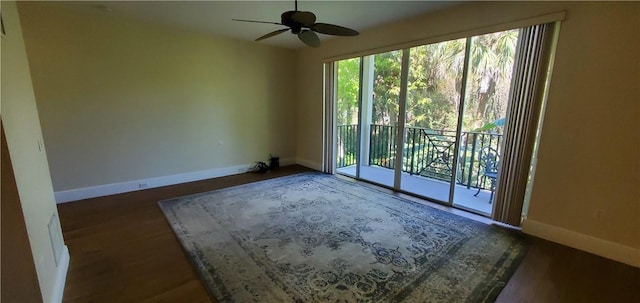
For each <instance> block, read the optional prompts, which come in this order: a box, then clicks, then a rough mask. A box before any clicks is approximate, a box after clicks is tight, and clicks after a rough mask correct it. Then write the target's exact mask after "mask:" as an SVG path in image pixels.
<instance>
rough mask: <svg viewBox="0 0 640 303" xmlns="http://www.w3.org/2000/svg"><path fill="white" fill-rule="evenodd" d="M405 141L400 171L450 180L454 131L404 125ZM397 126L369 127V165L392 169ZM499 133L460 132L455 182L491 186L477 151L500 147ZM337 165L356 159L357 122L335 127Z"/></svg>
mask: <svg viewBox="0 0 640 303" xmlns="http://www.w3.org/2000/svg"><path fill="white" fill-rule="evenodd" d="M405 131H406V142H405V145H404V147H403V149H402V153H403V161H402V171H403V172H405V173H409V174H411V175H420V176H424V177H427V178H432V179H437V180H442V181H447V182H448V181H450V180H451V175H452V172H453V159H454V157H455V155H454V143H455V138H456V132H455V131H450V130H433V129H426V128H419V127H406V128H405ZM396 133H397V128H396V127H395V126H390V125H377V124H372V125H371V126H370V131H369V136H370V137H369V138H370V141H369V157H368V158H369V161H368V165H374V166H380V167H385V168H389V169H395V159H396V150H397V149H396V146H397V143H396ZM501 139H502V135H498V134H491V133H481V132H462V134H461V140H460V158H459V159H458V173H457V180H456V182H457V183H458V184H461V185H464V186H466V187H467V188H471V187H474V188H482V189H490V186H491V183H490V181H487V180H482V178H480V177H481V176H482V173H483V172H484V169H485V168H484V167H481V166H482V164H481V161H478V152H479V151H480V150H483V149H484V148H486V147H491V148H494V149H495V150H499V148H498V147H499V146H500V140H501ZM337 143H338V144H337V148H338V157H337V163H336V165H337V167H338V168H341V167H346V166H351V165H355V164H356V162H357V146H358V125H339V126H338V129H337Z"/></svg>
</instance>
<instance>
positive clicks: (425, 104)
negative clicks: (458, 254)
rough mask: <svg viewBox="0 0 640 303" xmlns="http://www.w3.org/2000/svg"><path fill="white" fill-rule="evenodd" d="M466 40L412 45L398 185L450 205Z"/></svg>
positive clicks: (408, 190) (405, 189)
mask: <svg viewBox="0 0 640 303" xmlns="http://www.w3.org/2000/svg"><path fill="white" fill-rule="evenodd" d="M465 41H466V39H459V40H452V41H446V42H441V43H435V44H429V45H423V46H418V47H414V48H411V49H410V56H409V74H408V79H407V103H406V123H405V125H406V127H405V143H404V146H403V156H404V159H403V167H402V174H401V186H400V189H401V190H403V191H407V192H410V193H414V194H418V195H420V196H424V197H428V198H431V199H435V200H439V201H441V202H445V203H449V193H450V189H451V179H452V173H453V165H454V164H453V163H454V161H453V160H454V157H455V155H454V149H455V143H456V129H457V123H458V112H459V106H460V91H461V83H462V74H463V68H464V52H465V43H466V42H465Z"/></svg>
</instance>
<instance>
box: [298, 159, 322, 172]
mask: <svg viewBox="0 0 640 303" xmlns="http://www.w3.org/2000/svg"><path fill="white" fill-rule="evenodd" d="M296 163H297V164H299V165H302V166H305V167H308V168H311V169H313V170H317V171H322V164H320V163H318V162H313V161H310V160H306V159H296Z"/></svg>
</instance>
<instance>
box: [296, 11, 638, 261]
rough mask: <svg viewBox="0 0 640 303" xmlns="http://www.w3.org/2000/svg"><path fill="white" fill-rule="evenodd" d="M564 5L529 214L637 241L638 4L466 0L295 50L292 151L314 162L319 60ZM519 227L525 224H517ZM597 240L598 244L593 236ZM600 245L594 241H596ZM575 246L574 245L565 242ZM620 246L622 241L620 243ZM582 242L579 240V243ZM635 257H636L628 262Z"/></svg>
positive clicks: (627, 243)
mask: <svg viewBox="0 0 640 303" xmlns="http://www.w3.org/2000/svg"><path fill="white" fill-rule="evenodd" d="M560 10H566V13H567V15H566V20H565V21H564V22H563V24H562V27H561V32H560V40H559V44H558V49H557V55H556V65H555V69H554V71H553V78H552V82H551V86H550V92H549V98H548V107H547V111H546V116H545V120H544V126H543V131H542V136H541V142H540V152H539V157H538V166H537V167H538V168H537V172H536V180H535V185H534V188H533V192H532V197H531V203H530V208H529V214H528V216H529V217H528V219H529V220H531V221H532V222H538V223H541V224H542V225H544V226H550V227H551V228H552V229H554V231H553V232H558V231H568V232H569V233H568V234H569V235H570V236H571V235H584V236H586V238H585V239H587V238H588V239H596V240H595V241H596V242H598V241H600V240H604V242H607V241H610V242H613V243H616V244H619V245H621V246H623V248H622V249H623V250H625V249H626V248H629V249H630V250H633V249H636V255H635V257H633V256H632V257H633V258H637V249H638V248H640V193H639V187H640V186H639V185H640V162H639V157H638V156H639V155H640V136H639V131H640V127H639V122H638V121H639V120H640V113H639V109H638V107H639V103H640V90H639V86H640V75H639V68H640V62H639V61H638V60H639V59H638V58H639V54H640V46H639V42H640V41H639V37H640V3H637V2H635V3H619V2H618V3H601V2H600V3H599V2H589V3H585V2H571V3H558V2H553V3H551V2H538V3H508V2H501V3H500V2H498V3H496V2H484V3H466V4H462V5H459V6H457V7H454V8H451V9H448V10H445V11H441V12H437V13H435V14H432V15H425V16H421V17H419V18H415V19H410V20H405V21H402V22H399V23H394V24H390V25H387V26H383V27H380V28H378V29H374V30H367V31H364V32H363V33H362V34H361V35H360V36H358V37H354V38H337V39H335V40H332V41H330V42H327V43H325V44H324V45H323V46H322V47H321V48H319V49H305V50H303V51H301V52H299V54H298V55H299V56H298V79H299V85H298V87H300V89H299V90H298V99H299V102H300V104H299V107H298V137H297V138H298V140H297V157H298V159H299V160H301V161H305V162H310V163H313V164H314V166H316V167H317V168H319V167H320V163H321V161H322V119H323V116H322V102H323V101H322V61H323V59H325V58H331V57H335V56H341V55H345V54H350V53H357V52H361V51H366V50H370V49H376V48H382V47H386V46H389V45H395V44H402V43H406V42H409V41H414V40H420V39H429V38H430V37H436V39H437V37H438V36H443V35H449V34H452V33H457V32H464V31H469V30H471V29H474V28H479V27H485V26H489V25H492V24H499V23H506V22H511V21H513V20H518V19H523V18H531V17H535V16H539V15H543V14H548V13H553V12H557V11H560ZM525 231H527V230H526V229H525ZM600 242H603V241H600ZM600 242H599V243H600ZM567 244H570V245H572V244H576V243H567ZM625 247H626V248H625ZM582 248H583V249H584V247H582ZM631 262H632V263H635V264H640V260H635V261H633V260H632V261H631Z"/></svg>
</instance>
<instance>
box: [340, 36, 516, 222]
mask: <svg viewBox="0 0 640 303" xmlns="http://www.w3.org/2000/svg"><path fill="white" fill-rule="evenodd" d="M518 32H519V31H518V30H512V31H504V32H498V33H492V34H487V35H482V36H475V37H470V38H462V39H456V40H450V41H444V42H439V43H433V44H427V45H422V46H417V47H413V48H409V49H404V50H396V51H390V52H385V53H380V54H374V55H369V56H363V57H359V58H353V59H347V60H341V61H337V62H334V69H335V70H336V74H335V81H336V82H335V85H334V86H335V96H334V98H335V102H336V123H337V125H336V136H335V137H336V141H335V144H336V159H335V161H336V167H337V172H338V173H340V174H345V175H348V176H352V177H356V178H358V179H361V180H365V181H369V182H372V183H375V184H380V185H383V186H386V187H389V188H393V189H395V190H398V191H402V192H407V193H411V194H415V195H418V196H422V197H425V198H428V199H430V200H433V201H436V202H440V203H443V204H447V205H453V206H457V207H460V208H465V209H468V210H472V211H475V212H478V213H481V214H484V215H490V214H491V202H492V196H493V193H494V192H495V184H496V182H495V181H496V179H497V171H498V169H499V158H500V150H501V143H502V141H501V137H502V132H503V130H502V125H504V121H505V117H506V109H507V100H508V94H509V85H510V82H511V81H510V78H511V70H512V67H513V60H514V56H515V45H516V43H517V39H518Z"/></svg>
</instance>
